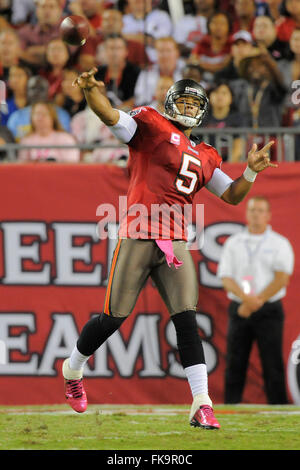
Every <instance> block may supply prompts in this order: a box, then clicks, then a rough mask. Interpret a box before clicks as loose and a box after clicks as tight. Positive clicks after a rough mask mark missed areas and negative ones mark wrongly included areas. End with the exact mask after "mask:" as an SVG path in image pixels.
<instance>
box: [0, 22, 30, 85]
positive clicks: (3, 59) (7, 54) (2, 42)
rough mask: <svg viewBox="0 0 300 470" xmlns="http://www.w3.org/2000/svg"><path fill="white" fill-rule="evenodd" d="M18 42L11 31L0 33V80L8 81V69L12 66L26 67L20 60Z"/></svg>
mask: <svg viewBox="0 0 300 470" xmlns="http://www.w3.org/2000/svg"><path fill="white" fill-rule="evenodd" d="M21 52H22V51H21V48H20V41H19V38H18V35H17V33H16V32H15V31H14V30H13V29H5V30H3V31H1V32H0V78H1V79H2V80H4V81H7V79H8V73H9V68H10V67H11V66H12V65H28V64H27V62H25V61H24V60H22V59H21Z"/></svg>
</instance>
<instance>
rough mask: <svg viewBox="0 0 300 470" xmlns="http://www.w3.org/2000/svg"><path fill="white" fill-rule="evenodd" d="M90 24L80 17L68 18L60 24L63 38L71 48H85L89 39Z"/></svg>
mask: <svg viewBox="0 0 300 470" xmlns="http://www.w3.org/2000/svg"><path fill="white" fill-rule="evenodd" d="M89 31H90V28H89V24H88V22H87V20H86V19H85V18H83V17H82V16H78V15H71V16H67V18H65V19H64V20H63V21H62V22H61V24H60V34H61V38H62V40H63V41H64V42H66V43H67V44H70V45H71V46H83V44H84V43H85V42H86V40H87V38H88V37H89Z"/></svg>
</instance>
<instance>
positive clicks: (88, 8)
mask: <svg viewBox="0 0 300 470" xmlns="http://www.w3.org/2000/svg"><path fill="white" fill-rule="evenodd" d="M103 3H104V2H103V0H73V1H72V2H70V4H69V11H70V13H71V14H72V15H78V16H83V17H84V18H86V19H87V20H88V22H89V24H90V27H91V30H90V33H91V34H92V35H94V34H95V33H96V32H97V31H98V30H100V27H101V26H102V10H103Z"/></svg>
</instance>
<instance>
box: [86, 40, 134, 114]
mask: <svg viewBox="0 0 300 470" xmlns="http://www.w3.org/2000/svg"><path fill="white" fill-rule="evenodd" d="M127 56H128V48H127V43H126V40H125V39H124V37H123V36H121V35H119V34H111V35H110V36H108V37H107V38H106V39H105V57H106V60H107V64H106V65H101V66H100V67H99V68H98V72H97V73H96V75H95V78H96V80H101V81H103V82H104V83H105V86H106V91H107V97H108V98H109V99H110V101H111V103H112V104H113V106H115V107H117V108H119V109H123V110H129V109H130V108H131V107H132V105H133V95H134V87H135V84H136V82H137V78H138V76H139V73H140V68H139V67H137V66H136V65H133V64H131V63H130V62H128V60H127Z"/></svg>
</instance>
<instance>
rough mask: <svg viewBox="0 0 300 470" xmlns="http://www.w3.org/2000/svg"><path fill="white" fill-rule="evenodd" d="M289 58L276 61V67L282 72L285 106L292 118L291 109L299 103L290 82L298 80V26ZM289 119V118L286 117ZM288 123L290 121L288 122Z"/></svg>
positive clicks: (299, 66) (299, 36)
mask: <svg viewBox="0 0 300 470" xmlns="http://www.w3.org/2000/svg"><path fill="white" fill-rule="evenodd" d="M289 45H290V51H291V56H290V60H288V59H284V60H281V61H280V62H279V63H278V67H279V69H280V71H281V73H282V76H283V81H284V84H285V87H286V89H287V96H286V107H287V110H288V111H289V116H290V118H292V114H293V111H294V110H295V109H297V108H299V103H298V102H297V101H296V102H294V100H293V99H292V98H293V93H294V92H295V89H294V88H292V83H293V82H294V81H296V80H300V28H299V29H294V31H293V32H292V35H291V38H290V41H289ZM288 120H289V119H288ZM288 124H290V122H288Z"/></svg>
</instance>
